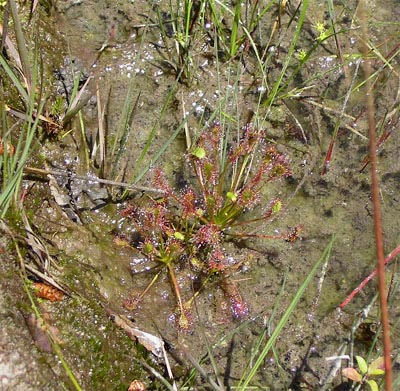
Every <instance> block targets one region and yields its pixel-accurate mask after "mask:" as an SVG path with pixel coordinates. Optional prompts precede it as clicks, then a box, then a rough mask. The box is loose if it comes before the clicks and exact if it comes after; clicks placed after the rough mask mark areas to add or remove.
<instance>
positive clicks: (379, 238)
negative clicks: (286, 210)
mask: <svg viewBox="0 0 400 391" xmlns="http://www.w3.org/2000/svg"><path fill="white" fill-rule="evenodd" d="M363 5H364V9H363V11H364V12H363V18H362V20H361V23H362V34H363V37H364V40H363V41H364V45H363V51H364V53H363V54H364V64H363V65H364V72H365V80H366V81H365V87H366V90H367V93H366V94H365V97H366V98H365V99H366V106H367V118H368V127H369V157H370V161H371V188H372V189H371V191H372V202H373V214H374V232H375V243H376V255H377V259H378V289H379V302H380V307H381V323H382V331H383V351H384V358H385V389H386V391H392V358H391V355H390V354H391V342H390V325H389V315H388V307H387V289H386V282H385V255H384V249H383V235H382V216H381V208H380V202H379V181H378V175H377V157H376V141H375V138H376V136H375V126H376V125H375V110H374V97H373V91H372V83H371V79H370V75H371V64H370V60H369V59H368V54H369V47H368V31H367V18H366V9H365V7H366V4H365V3H364V4H363Z"/></svg>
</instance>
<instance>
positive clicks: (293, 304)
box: [238, 236, 335, 391]
mask: <svg viewBox="0 0 400 391" xmlns="http://www.w3.org/2000/svg"><path fill="white" fill-rule="evenodd" d="M334 241H335V237H334V236H333V237H332V239H331V241H330V242H329V244H328V245H327V247H326V248H325V250H324V252H323V253H322V256H321V258H320V259H319V260H318V261H317V262H316V264H315V265H314V267H313V268H312V269H311V271H310V273H309V274H308V276H307V277H306V279H305V280H304V282H303V284H302V285H301V286H300V288H299V290H298V291H297V293H296V295H295V296H294V298H293V300H292V301H291V303H290V304H289V306H288V308H287V310H286V311H285V313H284V314H283V316H282V318H281V320H280V321H279V323H278V325H277V326H276V328H275V330H274V332H273V333H272V335H271V337H270V338H269V340H268V341H267V343H266V344H265V346H264V348H263V350H262V352H261V353H260V355H259V356H258V358H257V360H256V362H255V364H254V366H253V367H252V368H251V370H250V372H249V374H248V375H247V376H246V377H245V378H244V379H242V380H241V381H240V383H239V385H238V390H241V391H244V390H246V389H247V386H248V384H249V383H250V381H251V380H252V378H253V377H254V375H255V374H256V372H257V371H258V369H259V368H260V367H261V366H262V364H263V362H264V359H265V357H266V356H267V354H268V352H269V351H270V349H271V348H272V347H273V345H274V344H275V341H276V339H277V338H278V336H279V334H280V332H281V331H282V329H283V328H284V327H285V325H286V323H287V321H288V319H289V317H290V315H291V314H292V313H293V311H294V309H295V308H296V306H297V304H298V303H299V301H300V299H301V297H302V296H303V293H304V292H305V290H306V288H307V287H308V285H309V284H310V283H311V281H312V279H313V278H314V275H315V273H316V272H317V270H318V268H319V266H320V265H321V264H322V263H323V262H324V261H326V260H328V259H329V257H330V253H331V250H332V246H333V243H334Z"/></svg>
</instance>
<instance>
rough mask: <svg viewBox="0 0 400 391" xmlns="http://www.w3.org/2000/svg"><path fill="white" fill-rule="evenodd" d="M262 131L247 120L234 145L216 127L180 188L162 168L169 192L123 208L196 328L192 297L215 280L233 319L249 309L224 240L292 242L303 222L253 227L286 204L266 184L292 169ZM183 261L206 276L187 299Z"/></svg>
mask: <svg viewBox="0 0 400 391" xmlns="http://www.w3.org/2000/svg"><path fill="white" fill-rule="evenodd" d="M263 134H264V132H263V131H262V130H259V129H256V128H255V127H254V126H252V125H251V124H248V125H246V126H245V127H244V128H243V129H242V131H241V135H240V137H239V139H238V140H237V141H236V143H235V146H233V147H232V148H228V147H227V143H226V135H225V134H224V130H223V129H222V128H221V126H219V125H218V124H215V125H213V126H211V127H210V128H209V129H206V130H205V131H204V132H203V133H202V134H201V135H200V137H199V138H198V140H197V142H196V143H194V145H193V147H192V148H191V149H190V150H189V151H188V153H187V154H186V161H187V163H188V165H189V168H190V170H189V171H190V173H191V174H192V179H191V180H190V183H188V184H187V185H186V186H184V188H183V189H182V190H180V191H176V190H174V189H173V187H172V186H171V184H170V183H169V182H168V180H167V179H166V176H165V174H164V172H163V171H162V170H161V169H159V168H158V169H156V170H155V174H154V185H155V186H156V187H157V188H158V189H160V190H161V191H162V192H163V196H162V197H161V198H158V199H154V198H151V197H149V201H148V203H147V204H146V206H145V207H137V206H134V205H130V206H128V207H126V208H125V209H124V210H123V211H122V214H123V215H124V216H125V217H128V218H129V219H130V221H131V223H132V224H133V226H134V228H135V230H136V234H137V235H136V236H138V237H139V240H138V241H137V243H136V247H137V249H138V250H139V251H140V252H141V253H142V255H143V256H145V257H146V258H147V259H148V260H150V261H154V262H156V263H158V264H159V265H161V266H165V268H166V269H167V270H168V273H169V277H170V280H171V282H172V288H173V290H174V292H175V296H176V300H177V307H178V309H177V323H178V327H179V328H180V329H183V330H187V329H189V328H190V326H191V323H192V317H191V315H190V309H191V305H192V303H193V299H194V297H195V296H196V295H197V294H198V293H199V291H200V290H203V289H206V286H207V283H208V282H209V281H210V280H213V281H216V282H217V284H218V285H219V286H220V287H221V289H222V290H223V291H224V293H225V295H226V297H227V299H228V301H229V303H230V308H231V311H232V315H233V317H234V318H241V317H244V316H246V315H247V314H248V307H247V305H246V303H245V302H244V300H243V299H242V297H241V294H240V292H239V289H238V287H237V284H236V283H235V282H234V281H233V280H232V279H230V278H229V277H230V274H231V272H232V270H234V269H236V268H237V266H238V265H237V264H236V263H235V262H232V257H230V256H229V254H227V252H226V250H225V247H224V243H225V242H226V241H228V240H229V241H233V242H234V241H235V240H239V239H245V238H249V237H256V238H264V239H284V240H286V241H289V242H292V241H294V240H296V238H297V237H298V235H299V231H300V228H299V227H298V226H297V227H294V228H293V229H292V230H291V231H289V232H284V233H282V234H278V235H262V234H254V233H251V232H252V231H251V230H249V227H251V226H252V225H253V228H254V227H255V226H254V224H255V223H258V224H260V223H261V224H263V225H264V224H265V225H267V224H268V222H270V221H271V219H273V218H275V216H276V215H277V214H278V212H279V211H280V210H281V207H282V202H281V200H280V199H279V198H272V199H269V200H268V201H265V200H264V199H263V197H262V194H263V193H262V191H263V188H264V187H266V186H268V184H269V183H270V182H273V181H277V180H280V179H282V178H285V177H287V176H289V175H290V174H291V172H290V169H289V166H288V159H287V157H286V156H285V155H284V154H283V153H281V152H279V151H278V149H277V147H276V146H275V145H272V144H269V143H267V142H266V141H265V139H264V135H263ZM178 266H179V268H181V269H182V268H190V269H191V270H192V271H195V273H196V276H197V278H198V279H199V280H200V281H201V284H198V285H200V286H201V288H200V289H199V291H198V292H193V296H192V297H191V298H189V299H188V298H186V299H184V298H183V297H182V293H181V288H180V285H179V283H178V280H177V278H176V275H175V268H176V267H178ZM155 280H156V279H153V280H152V282H151V284H153V283H154V282H155ZM147 290H148V289H146V290H145V292H147ZM141 297H142V296H141Z"/></svg>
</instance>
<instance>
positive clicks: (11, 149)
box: [0, 137, 15, 156]
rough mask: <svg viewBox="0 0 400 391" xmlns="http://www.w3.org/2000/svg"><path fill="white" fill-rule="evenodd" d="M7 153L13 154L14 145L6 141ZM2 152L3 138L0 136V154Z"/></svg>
mask: <svg viewBox="0 0 400 391" xmlns="http://www.w3.org/2000/svg"><path fill="white" fill-rule="evenodd" d="M6 149H7V155H10V156H13V155H14V153H15V147H14V146H13V145H12V144H11V143H9V142H8V143H7V147H6ZM3 153H4V142H3V139H2V138H1V137H0V155H2V154H3Z"/></svg>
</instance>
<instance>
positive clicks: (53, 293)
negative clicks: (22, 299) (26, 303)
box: [33, 282, 64, 302]
mask: <svg viewBox="0 0 400 391" xmlns="http://www.w3.org/2000/svg"><path fill="white" fill-rule="evenodd" d="M33 287H34V288H35V295H36V297H40V298H41V299H46V300H50V301H51V302H55V301H61V300H62V299H63V298H64V293H63V292H61V291H60V290H58V289H57V288H54V286H51V285H49V284H45V283H43V282H36V283H34V284H33Z"/></svg>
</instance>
